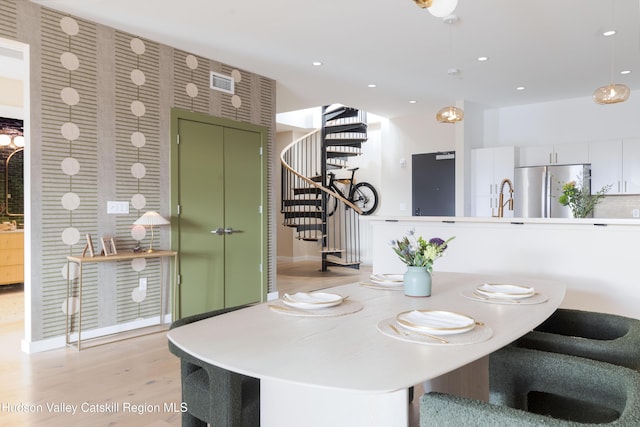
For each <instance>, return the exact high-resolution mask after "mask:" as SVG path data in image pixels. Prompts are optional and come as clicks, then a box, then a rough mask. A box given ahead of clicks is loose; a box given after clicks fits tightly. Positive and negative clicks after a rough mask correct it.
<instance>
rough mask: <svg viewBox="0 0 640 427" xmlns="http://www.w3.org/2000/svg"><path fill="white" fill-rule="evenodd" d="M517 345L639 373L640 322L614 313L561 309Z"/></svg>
mask: <svg viewBox="0 0 640 427" xmlns="http://www.w3.org/2000/svg"><path fill="white" fill-rule="evenodd" d="M514 345H515V346H518V347H525V348H531V349H536V350H544V351H550V352H553V353H562V354H570V355H573V356H580V357H586V358H589V359H594V360H600V361H602V362H608V363H613V364H615V365H620V366H626V367H627V368H631V369H635V370H637V371H640V320H638V319H631V318H628V317H623V316H617V315H614V314H606V313H596V312H589V311H580V310H569V309H558V310H556V312H555V313H553V314H552V315H551V317H549V318H548V319H547V320H546V321H545V322H544V323H542V324H541V325H540V326H538V327H537V328H535V329H534V330H533V331H531V332H530V333H528V334H527V335H525V336H524V337H522V338H520V339H519V340H517V341H516V342H515V343H514Z"/></svg>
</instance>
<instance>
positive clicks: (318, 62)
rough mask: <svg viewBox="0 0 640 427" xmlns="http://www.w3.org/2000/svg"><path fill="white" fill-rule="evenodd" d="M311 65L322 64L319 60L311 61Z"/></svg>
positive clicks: (317, 65) (318, 65)
mask: <svg viewBox="0 0 640 427" xmlns="http://www.w3.org/2000/svg"><path fill="white" fill-rule="evenodd" d="M311 65H313V66H314V67H320V66H322V62H320V61H313V62H312V63H311Z"/></svg>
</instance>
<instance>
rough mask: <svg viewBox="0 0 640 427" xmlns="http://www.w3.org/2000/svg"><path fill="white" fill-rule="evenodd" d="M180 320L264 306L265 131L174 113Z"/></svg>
mask: <svg viewBox="0 0 640 427" xmlns="http://www.w3.org/2000/svg"><path fill="white" fill-rule="evenodd" d="M172 115H173V117H172V135H173V136H174V139H173V140H174V141H176V143H175V144H173V145H172V160H171V162H172V173H171V179H172V191H171V194H172V216H173V217H174V218H175V219H176V220H175V221H172V224H174V225H173V229H172V246H173V248H174V249H175V250H177V251H178V270H179V271H178V277H179V280H178V283H179V285H178V288H177V289H178V290H177V292H176V295H174V298H173V301H175V304H176V307H175V310H174V317H175V318H181V317H185V316H189V315H192V314H197V313H202V312H205V311H210V310H214V309H219V308H224V307H234V306H238V305H242V304H247V303H253V302H259V301H264V300H265V299H266V293H267V277H268V271H267V270H268V267H267V226H266V212H264V211H265V209H266V202H267V201H266V180H267V177H266V155H263V153H266V140H267V139H266V135H267V130H266V128H263V127H260V126H256V125H251V124H247V123H239V122H234V121H232V120H226V119H219V118H215V117H211V116H206V115H203V114H198V113H192V112H187V111H182V110H174V111H173V112H172Z"/></svg>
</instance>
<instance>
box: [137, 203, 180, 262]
mask: <svg viewBox="0 0 640 427" xmlns="http://www.w3.org/2000/svg"><path fill="white" fill-rule="evenodd" d="M133 224H134V225H142V226H144V227H149V228H151V243H149V249H148V250H147V252H149V253H150V252H153V226H154V225H167V224H171V223H170V222H169V220H168V219H165V218H164V217H162V216H160V214H159V213H158V212H154V211H148V212H145V213H144V215H142V216H141V217H140V218H138V219H137V220H136V222H134V223H133Z"/></svg>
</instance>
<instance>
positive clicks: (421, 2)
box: [413, 0, 433, 9]
mask: <svg viewBox="0 0 640 427" xmlns="http://www.w3.org/2000/svg"><path fill="white" fill-rule="evenodd" d="M413 1H414V2H415V3H416V4H417V5H418V6H420V7H421V8H423V9H426V8H428V7H431V3H432V2H433V1H432V0H413Z"/></svg>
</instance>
